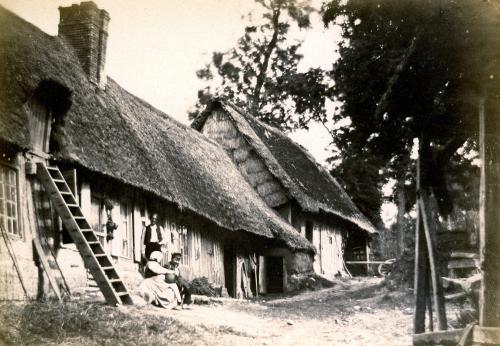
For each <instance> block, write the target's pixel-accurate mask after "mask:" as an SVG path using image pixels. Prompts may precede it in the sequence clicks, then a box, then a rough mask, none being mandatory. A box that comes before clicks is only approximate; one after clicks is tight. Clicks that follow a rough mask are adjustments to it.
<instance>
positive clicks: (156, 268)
mask: <svg viewBox="0 0 500 346" xmlns="http://www.w3.org/2000/svg"><path fill="white" fill-rule="evenodd" d="M162 258H163V254H162V253H161V252H160V251H153V252H152V253H151V255H150V257H149V261H148V263H147V264H146V270H145V275H144V276H145V279H144V280H143V281H142V282H141V283H140V285H139V290H140V292H141V296H142V297H143V298H144V300H145V301H146V302H147V303H148V304H153V305H156V306H160V307H163V308H167V309H172V308H173V309H177V305H178V304H180V303H181V295H180V293H179V288H178V287H177V285H176V284H175V283H167V282H165V274H175V272H174V270H170V269H165V268H163V267H162V266H161V264H160V261H161V260H162Z"/></svg>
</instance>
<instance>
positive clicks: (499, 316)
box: [479, 98, 500, 327]
mask: <svg viewBox="0 0 500 346" xmlns="http://www.w3.org/2000/svg"><path fill="white" fill-rule="evenodd" d="M486 101H487V102H486ZM499 110H500V107H499V104H498V101H494V100H491V99H487V100H486V99H485V98H481V99H480V100H479V140H480V159H481V184H480V200H479V203H480V204H479V205H480V212H479V219H480V227H479V256H480V257H479V259H480V268H481V271H482V284H481V290H480V293H479V325H480V326H482V327H500V259H499V254H500V212H499V211H498V208H499V206H500V186H499V184H500V138H499V135H500V119H499V115H498V112H499Z"/></svg>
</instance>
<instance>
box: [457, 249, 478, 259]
mask: <svg viewBox="0 0 500 346" xmlns="http://www.w3.org/2000/svg"><path fill="white" fill-rule="evenodd" d="M450 257H451V258H479V254H477V253H475V252H463V251H453V252H452V253H451V254H450Z"/></svg>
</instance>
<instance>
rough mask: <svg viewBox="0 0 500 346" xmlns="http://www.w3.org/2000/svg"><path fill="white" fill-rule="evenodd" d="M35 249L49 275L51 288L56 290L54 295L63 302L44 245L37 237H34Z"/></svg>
mask: <svg viewBox="0 0 500 346" xmlns="http://www.w3.org/2000/svg"><path fill="white" fill-rule="evenodd" d="M33 247H34V249H35V251H36V254H37V256H38V259H39V260H40V264H41V266H42V268H43V271H44V272H45V274H46V275H47V279H49V283H50V286H51V287H52V289H53V290H54V293H55V294H56V297H57V299H58V300H59V301H62V299H61V291H60V290H59V286H58V285H57V281H56V279H55V278H54V276H53V275H52V272H51V268H50V265H49V262H48V261H47V257H45V253H44V252H43V249H42V244H40V240H39V239H38V238H37V237H36V236H35V237H33Z"/></svg>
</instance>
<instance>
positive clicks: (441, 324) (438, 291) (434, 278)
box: [418, 191, 447, 330]
mask: <svg viewBox="0 0 500 346" xmlns="http://www.w3.org/2000/svg"><path fill="white" fill-rule="evenodd" d="M418 204H419V207H420V211H421V217H422V221H423V225H424V233H425V240H426V243H427V252H428V258H429V267H430V275H431V282H432V294H433V298H434V308H435V310H436V315H437V322H438V330H446V329H447V323H446V310H445V307H444V297H443V287H442V284H441V281H440V275H439V268H438V259H437V252H436V245H435V244H436V236H435V232H434V229H432V228H431V227H430V224H429V220H428V218H427V211H426V207H425V203H424V199H423V197H422V191H421V196H420V197H419V199H418Z"/></svg>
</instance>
